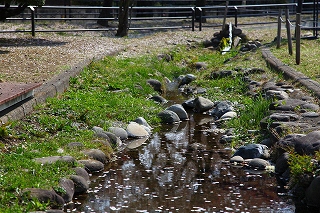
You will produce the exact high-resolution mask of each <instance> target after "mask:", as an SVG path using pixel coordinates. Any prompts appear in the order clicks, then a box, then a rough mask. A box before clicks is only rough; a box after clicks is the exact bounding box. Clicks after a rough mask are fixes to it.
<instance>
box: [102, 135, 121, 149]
mask: <svg viewBox="0 0 320 213" xmlns="http://www.w3.org/2000/svg"><path fill="white" fill-rule="evenodd" d="M101 134H102V135H106V136H107V138H108V139H107V138H106V139H107V140H108V141H109V142H110V143H111V144H112V146H113V147H114V146H115V147H120V146H121V145H122V141H121V140H120V138H119V137H118V136H116V135H115V134H114V133H112V132H107V131H104V132H102V133H101Z"/></svg>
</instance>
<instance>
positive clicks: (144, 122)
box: [133, 117, 152, 129]
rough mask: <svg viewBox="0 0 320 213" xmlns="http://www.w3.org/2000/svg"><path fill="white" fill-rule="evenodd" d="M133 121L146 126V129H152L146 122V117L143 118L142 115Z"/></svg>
mask: <svg viewBox="0 0 320 213" xmlns="http://www.w3.org/2000/svg"><path fill="white" fill-rule="evenodd" d="M133 122H136V123H137V124H140V125H142V126H144V127H147V128H148V129H152V127H151V126H150V125H149V124H148V122H147V121H146V119H144V118H143V117H138V118H136V119H135V120H134V121H133Z"/></svg>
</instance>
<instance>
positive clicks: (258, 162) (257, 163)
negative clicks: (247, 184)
mask: <svg viewBox="0 0 320 213" xmlns="http://www.w3.org/2000/svg"><path fill="white" fill-rule="evenodd" d="M248 166H249V167H250V168H252V169H262V170H264V169H266V167H267V166H270V163H269V161H266V160H264V159H261V158H253V159H252V160H250V162H249V164H248Z"/></svg>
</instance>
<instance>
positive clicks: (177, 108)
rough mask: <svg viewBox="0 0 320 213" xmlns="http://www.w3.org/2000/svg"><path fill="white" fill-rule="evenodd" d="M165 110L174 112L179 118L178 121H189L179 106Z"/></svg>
mask: <svg viewBox="0 0 320 213" xmlns="http://www.w3.org/2000/svg"><path fill="white" fill-rule="evenodd" d="M166 110H171V111H173V112H175V113H176V114H177V115H178V116H179V118H180V120H188V119H189V116H188V113H187V111H186V110H185V109H184V108H183V106H182V105H181V104H174V105H171V106H170V107H168V108H167V109H166Z"/></svg>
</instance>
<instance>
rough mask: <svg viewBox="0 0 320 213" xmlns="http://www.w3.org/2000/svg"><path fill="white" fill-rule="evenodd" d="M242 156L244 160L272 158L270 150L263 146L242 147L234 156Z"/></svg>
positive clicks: (249, 145) (250, 145)
mask: <svg viewBox="0 0 320 213" xmlns="http://www.w3.org/2000/svg"><path fill="white" fill-rule="evenodd" d="M237 155H239V156H241V157H243V159H253V158H263V159H268V158H269V157H270V153H269V148H268V147H267V146H266V145H262V144H248V145H245V146H241V147H240V148H239V149H238V150H237V151H236V152H235V153H234V154H233V156H237Z"/></svg>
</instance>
